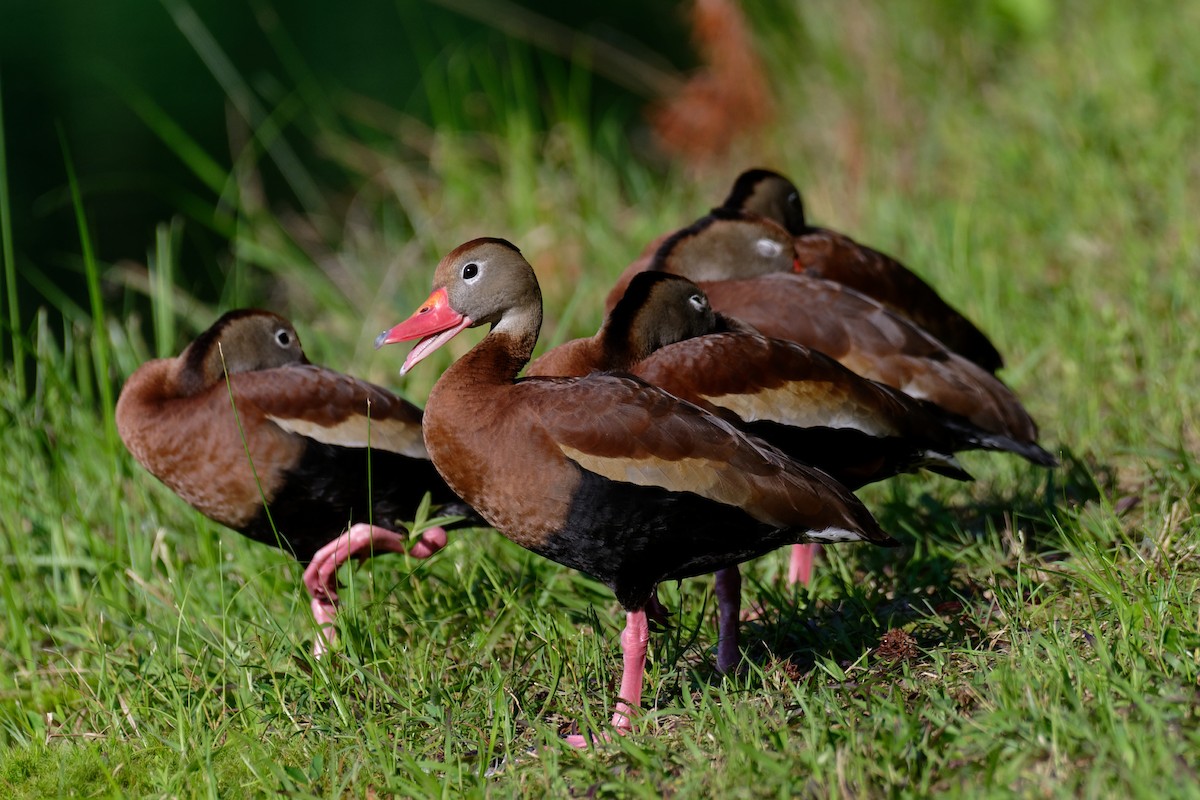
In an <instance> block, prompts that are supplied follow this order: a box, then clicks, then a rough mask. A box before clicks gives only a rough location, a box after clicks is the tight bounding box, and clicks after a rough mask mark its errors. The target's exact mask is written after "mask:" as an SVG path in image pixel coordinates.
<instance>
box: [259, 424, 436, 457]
mask: <svg viewBox="0 0 1200 800" xmlns="http://www.w3.org/2000/svg"><path fill="white" fill-rule="evenodd" d="M267 419H269V420H271V421H272V422H274V423H275V424H276V425H278V426H279V427H280V428H283V429H284V430H285V431H288V432H289V433H295V434H297V435H299V436H306V437H308V438H309V439H314V440H316V441H318V442H321V443H322V444H331V445H336V446H340V447H358V448H365V447H367V446H368V444H369V445H370V446H371V447H372V448H374V449H376V450H387V451H388V452H390V453H397V454H399V455H402V456H408V457H409V458H421V459H428V458H429V453H428V451H426V450H425V440H424V439H423V438H422V436H421V428H420V427H418V426H415V425H403V424H401V425H397V424H395V423H389V422H388V421H387V420H373V421H371V424H370V427H369V430H368V425H367V418H366V417H360V416H357V415H355V416H351V417H348V418H347V419H344V420H342V421H341V422H339V423H338V424H336V425H320V424H317V423H315V422H309V421H308V420H304V419H296V418H295V417H275V416H271V415H269V414H268V415H267ZM368 434H369V439H368Z"/></svg>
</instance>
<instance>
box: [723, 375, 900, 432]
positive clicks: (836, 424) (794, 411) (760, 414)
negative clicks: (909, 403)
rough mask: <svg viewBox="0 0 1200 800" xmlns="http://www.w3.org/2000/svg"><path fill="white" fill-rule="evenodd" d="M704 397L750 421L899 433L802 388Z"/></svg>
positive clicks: (800, 426)
mask: <svg viewBox="0 0 1200 800" xmlns="http://www.w3.org/2000/svg"><path fill="white" fill-rule="evenodd" d="M701 397H703V398H704V399H705V400H707V401H708V402H710V403H712V404H713V405H714V406H719V407H720V408H724V409H727V410H729V411H732V412H733V413H734V414H737V415H738V416H739V417H741V418H742V419H744V420H745V421H746V422H760V421H767V422H778V423H781V424H783V425H791V426H794V427H797V428H814V427H818V426H821V427H825V428H851V429H853V430H857V431H862V432H863V433H865V434H868V435H870V436H893V435H896V432H895V431H894V430H892V429H891V428H890V426H887V425H885V424H882V423H881V422H880V421H877V420H873V419H871V418H870V417H869V416H866V415H862V414H855V413H854V412H853V410H852V409H846V408H844V407H843V408H840V409H833V408H830V407H829V405H828V404H822V403H821V402H814V401H812V400H811V399H810V397H811V395H810V393H808V392H806V391H804V390H803V388H801V387H797V388H795V389H791V390H789V389H783V388H781V389H766V390H762V391H757V392H754V393H753V394H726V395H701ZM797 401H798V402H797Z"/></svg>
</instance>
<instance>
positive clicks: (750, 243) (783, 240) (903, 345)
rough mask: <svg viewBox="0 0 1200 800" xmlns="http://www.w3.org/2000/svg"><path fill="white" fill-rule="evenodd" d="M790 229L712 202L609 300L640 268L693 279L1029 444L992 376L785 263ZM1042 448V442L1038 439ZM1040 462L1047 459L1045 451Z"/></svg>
mask: <svg viewBox="0 0 1200 800" xmlns="http://www.w3.org/2000/svg"><path fill="white" fill-rule="evenodd" d="M795 258H796V257H795V250H794V248H793V244H792V236H791V234H789V233H788V232H787V231H786V230H784V229H783V228H782V227H780V226H779V225H777V224H775V223H774V222H772V221H770V220H768V219H765V218H763V217H759V216H757V215H751V214H746V213H743V212H738V211H727V210H723V209H715V210H714V211H713V212H712V214H710V215H708V216H706V217H703V218H702V219H700V220H699V221H697V222H696V223H694V224H693V225H691V226H689V227H687V228H684V229H683V230H680V231H678V232H676V233H675V234H673V235H672V236H670V237H669V238H668V239H667V240H666V241H665V242H664V243H663V244H662V246H661V247H660V248H659V249H658V251H657V252H656V253H655V255H654V257H653V259H652V260H651V261H650V262H649V263H648V264H646V263H645V262H635V263H634V264H633V265H631V266H630V267H629V268H628V269H627V270H626V271H625V273H624V274H622V276H621V278H620V279H619V280H618V282H617V285H616V286H615V287H614V288H613V290H612V291H610V292H609V296H608V303H607V306H606V307H607V308H609V309H611V308H612V307H613V306H614V305H615V304H616V302H617V300H619V299H620V297H621V295H622V294H623V293H624V290H625V287H626V286H627V285H628V283H629V281H630V279H631V278H632V277H633V275H634V274H636V273H637V271H639V270H640V269H650V270H657V271H662V272H670V273H672V274H675V275H683V276H684V277H687V278H690V279H691V280H693V281H696V282H697V283H698V284H699V285H700V286H701V288H703V289H704V291H705V293H706V294H707V295H708V298H709V300H710V302H711V303H712V306H713V308H714V309H716V310H717V311H720V312H721V313H723V314H728V315H730V316H732V317H735V318H737V319H738V320H740V321H741V322H743V323H745V324H748V325H751V326H752V327H754V328H755V329H757V330H758V331H760V332H761V333H763V334H764V335H766V336H770V337H772V338H777V339H785V340H787V341H791V342H796V343H798V344H802V345H805V346H806V347H811V348H812V349H814V350H817V351H820V352H822V353H824V354H826V355H828V356H830V357H832V358H834V359H835V360H837V361H838V362H839V363H841V364H842V365H843V366H845V367H847V368H849V369H851V370H853V371H854V372H856V373H858V374H859V375H862V376H863V377H865V378H870V379H871V380H874V381H878V382H879V383H882V384H885V385H887V386H891V387H893V388H895V389H899V390H900V391H902V392H904V393H905V394H907V395H909V396H910V397H915V398H917V399H920V400H927V401H929V402H931V403H933V404H935V405H937V406H939V407H941V408H943V409H945V410H946V411H949V412H951V413H954V414H958V415H959V416H962V417H965V418H966V419H968V420H970V421H971V422H972V423H973V424H975V425H977V426H978V427H980V428H982V429H984V430H986V431H988V432H990V433H994V434H999V435H1001V436H1006V437H1008V438H1010V439H1012V440H1014V441H1016V442H1019V443H1021V444H1027V445H1031V446H1034V447H1036V446H1037V433H1038V431H1037V425H1036V424H1035V423H1034V421H1033V419H1032V418H1031V417H1030V416H1029V413H1028V412H1027V411H1026V410H1025V408H1024V406H1022V405H1021V402H1020V400H1018V399H1017V397H1016V395H1015V394H1013V392H1012V390H1011V389H1009V388H1008V387H1007V386H1005V385H1004V383H1003V382H1001V381H1000V380H999V379H998V378H997V377H996V376H994V375H992V374H991V373H989V372H987V371H986V370H984V369H982V368H981V367H979V366H977V365H976V364H974V363H973V362H971V361H968V360H967V359H965V358H963V357H962V356H960V355H958V354H957V353H953V352H951V351H950V350H948V349H947V348H946V346H945V345H943V344H942V343H941V342H939V341H938V340H937V339H935V338H934V337H932V336H931V335H929V334H928V333H927V332H925V331H924V330H922V329H921V328H919V327H917V326H916V325H914V324H913V323H912V322H910V321H908V320H907V319H905V318H903V317H900V316H897V315H896V314H893V313H892V312H891V311H888V310H887V309H886V308H884V307H883V306H882V305H881V304H879V303H878V302H876V301H875V300H872V299H871V298H869V297H866V296H865V295H863V294H860V293H859V292H857V291H855V290H853V289H851V288H849V287H847V286H843V285H841V284H837V283H834V282H832V281H827V280H824V279H821V278H815V277H812V276H811V275H807V274H804V273H795V272H793V271H792V265H793V264H794V263H795ZM1038 449H1040V448H1038ZM1041 452H1042V453H1043V455H1042V456H1040V460H1039V461H1038V463H1040V464H1042V465H1044V466H1055V465H1057V461H1056V460H1055V459H1054V457H1053V456H1051V455H1050V454H1049V453H1046V452H1045V451H1044V450H1043V451H1041Z"/></svg>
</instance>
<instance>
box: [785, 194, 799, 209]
mask: <svg viewBox="0 0 1200 800" xmlns="http://www.w3.org/2000/svg"><path fill="white" fill-rule="evenodd" d="M787 202H788V205H789V206H798V205H800V193H799V192H788V196H787Z"/></svg>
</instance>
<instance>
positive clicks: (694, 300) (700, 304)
mask: <svg viewBox="0 0 1200 800" xmlns="http://www.w3.org/2000/svg"><path fill="white" fill-rule="evenodd" d="M688 302H689V303H691V304H692V308H694V309H696V310H697V311H704V310H705V309H707V308H708V298H706V297H705V296H704V295H702V294H694V295H692V296H691V297H689V298H688Z"/></svg>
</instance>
